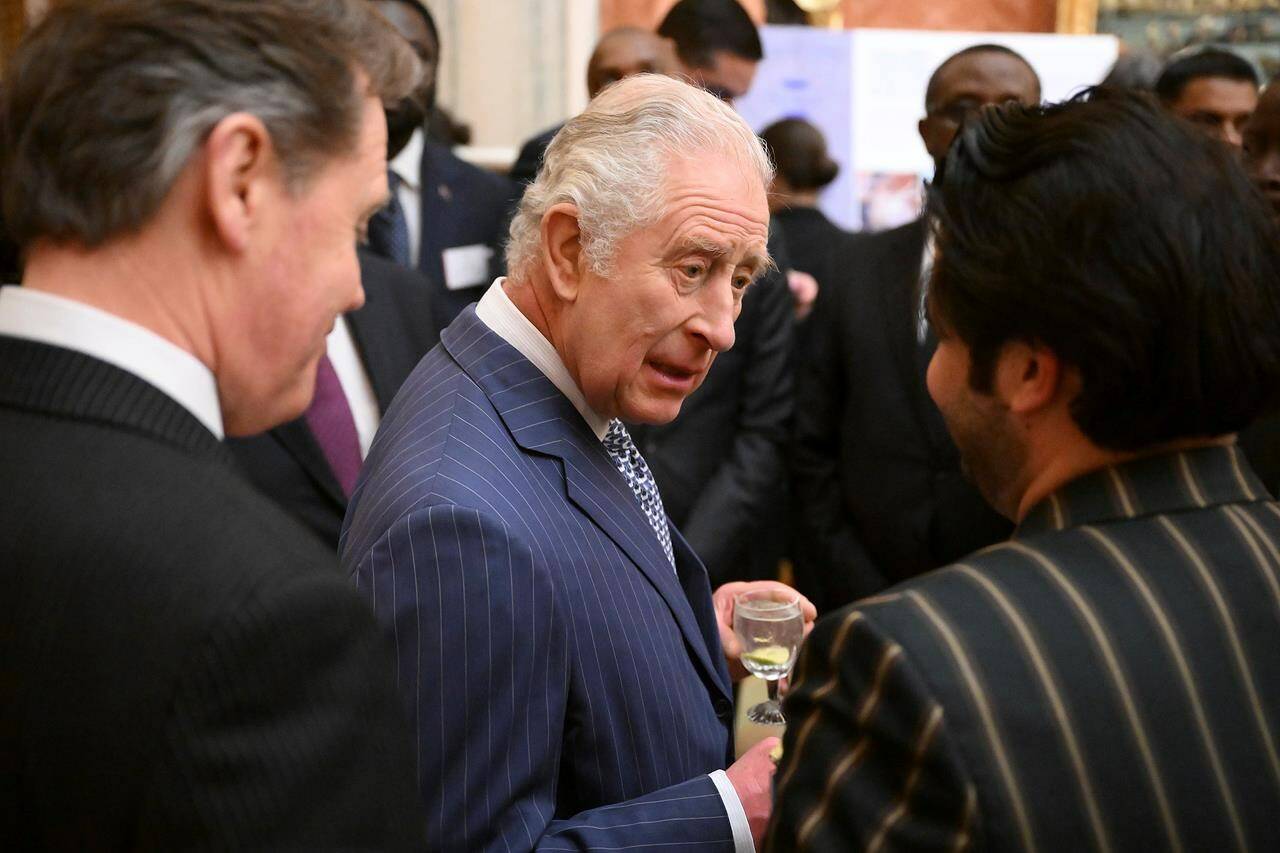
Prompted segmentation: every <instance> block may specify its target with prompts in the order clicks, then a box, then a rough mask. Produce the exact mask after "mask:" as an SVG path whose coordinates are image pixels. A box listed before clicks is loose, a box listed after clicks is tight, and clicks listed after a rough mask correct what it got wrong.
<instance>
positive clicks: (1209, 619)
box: [769, 447, 1280, 853]
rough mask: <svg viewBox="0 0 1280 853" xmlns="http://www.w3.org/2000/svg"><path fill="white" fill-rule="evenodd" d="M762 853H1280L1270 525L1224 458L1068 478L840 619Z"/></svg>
mask: <svg viewBox="0 0 1280 853" xmlns="http://www.w3.org/2000/svg"><path fill="white" fill-rule="evenodd" d="M787 716H788V719H789V723H790V724H789V726H788V728H787V734H786V739H785V744H784V746H785V750H786V752H785V755H784V758H783V761H782V764H781V766H780V767H779V768H778V776H777V786H778V802H777V804H776V806H775V808H774V813H773V825H772V826H771V828H770V836H769V838H770V841H771V843H770V845H769V849H770V850H780V851H791V850H824V851H825V850H832V851H836V850H839V851H845V850H869V851H874V850H960V849H975V850H1000V851H1004V850H1026V851H1036V850H1039V851H1059V850H1061V851H1073V853H1074V851H1085V850H1098V851H1114V852H1115V853H1123V852H1124V851H1131V850H1140V851H1154V850H1171V851H1186V853H1192V851H1210V850H1212V851H1219V850H1223V851H1229V850H1235V851H1248V850H1257V851H1263V850H1267V851H1272V850H1280V754H1278V742H1280V507H1278V506H1277V505H1276V504H1275V503H1274V502H1273V501H1272V500H1271V497H1270V495H1268V494H1267V492H1266V490H1265V489H1264V488H1263V487H1262V485H1261V484H1260V483H1259V482H1258V480H1257V478H1256V477H1255V476H1254V475H1253V473H1252V472H1251V471H1250V470H1249V468H1248V465H1247V464H1246V463H1245V462H1244V461H1243V454H1242V453H1241V452H1240V451H1239V450H1238V449H1237V448H1235V447H1207V448H1201V449H1198V450H1191V451H1186V452H1184V453H1173V454H1166V455H1159V456H1151V457H1147V458H1143V459H1138V460H1136V461H1132V462H1127V463H1125V464H1122V465H1118V466H1116V467H1113V468H1106V469H1103V470H1100V471H1095V472H1093V473H1090V474H1086V475H1085V476H1082V477H1080V478H1078V479H1076V480H1074V481H1072V482H1070V483H1068V484H1067V485H1065V486H1064V487H1062V488H1061V489H1059V490H1058V491H1057V492H1055V493H1054V494H1052V495H1050V496H1049V497H1048V498H1046V499H1045V500H1043V501H1041V502H1040V503H1039V504H1037V505H1036V506H1035V507H1034V508H1033V509H1032V510H1031V512H1030V513H1029V514H1028V515H1027V517H1026V518H1024V519H1023V520H1022V522H1021V524H1020V525H1019V527H1018V529H1017V531H1016V532H1015V534H1014V537H1013V539H1012V540H1010V541H1009V542H1006V543H1002V544H1000V545H995V546H992V547H991V548H988V549H986V550H984V551H980V552H978V553H977V554H974V555H972V556H970V557H968V558H966V559H965V560H964V561H963V562H961V563H958V564H955V565H952V566H949V567H947V568H944V569H939V570H938V571H936V572H933V573H931V574H928V575H925V576H923V577H921V578H919V579H916V580H913V581H910V582H908V583H905V584H902V585H900V586H897V587H894V588H893V589H891V590H890V591H889V592H888V593H886V594H884V595H882V596H879V597H877V598H874V599H867V600H865V601H862V602H859V603H857V604H855V605H853V606H851V607H849V608H847V609H845V610H841V611H837V612H836V613H835V614H832V615H831V616H829V617H828V618H826V619H824V620H823V621H822V623H821V624H819V625H818V627H817V628H816V629H815V630H814V632H813V633H812V634H811V635H810V637H809V640H808V642H807V643H806V645H805V650H804V652H803V653H802V654H801V657H800V661H799V663H798V665H797V677H796V682H795V686H794V688H793V689H792V692H791V693H790V694H789V695H788V697H787Z"/></svg>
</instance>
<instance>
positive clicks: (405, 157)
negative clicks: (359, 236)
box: [388, 128, 425, 269]
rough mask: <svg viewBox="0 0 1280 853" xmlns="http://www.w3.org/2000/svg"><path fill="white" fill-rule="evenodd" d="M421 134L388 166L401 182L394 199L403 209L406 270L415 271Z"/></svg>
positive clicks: (419, 244) (419, 224)
mask: <svg viewBox="0 0 1280 853" xmlns="http://www.w3.org/2000/svg"><path fill="white" fill-rule="evenodd" d="M424 139H425V136H424V131H423V130H422V128H418V129H417V130H415V131H414V132H413V136H411V137H409V142H408V143H407V144H406V145H405V146H404V148H402V149H400V153H399V154H397V155H396V156H395V158H394V159H392V161H391V162H390V163H389V164H388V166H389V168H390V169H391V171H393V172H395V173H396V176H397V177H399V178H400V188H399V189H397V190H396V198H397V199H398V200H399V201H400V207H402V208H403V209H404V221H405V224H406V225H407V226H409V266H411V267H413V268H414V269H417V267H418V256H419V255H420V254H421V252H422V146H423V140H424Z"/></svg>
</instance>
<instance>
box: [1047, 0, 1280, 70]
mask: <svg viewBox="0 0 1280 853" xmlns="http://www.w3.org/2000/svg"><path fill="white" fill-rule="evenodd" d="M1088 5H1092V6H1093V7H1094V8H1093V12H1094V13H1095V18H1096V27H1097V32H1099V33H1112V34H1114V35H1116V36H1118V37H1119V38H1120V40H1121V42H1122V43H1123V44H1124V45H1125V47H1126V49H1128V50H1130V51H1142V52H1147V53H1150V54H1154V55H1156V56H1159V57H1166V56H1169V55H1170V54H1173V53H1176V52H1177V51H1179V50H1184V49H1187V48H1195V47H1198V46H1202V45H1215V46H1219V47H1225V48H1228V49H1230V50H1232V51H1234V52H1235V53H1238V54H1240V55H1241V56H1243V57H1244V58H1246V59H1248V60H1250V61H1252V62H1253V63H1254V64H1255V65H1256V66H1257V67H1258V69H1259V70H1260V71H1261V72H1262V74H1263V76H1264V79H1270V78H1271V77H1274V76H1275V75H1276V74H1277V73H1280V0H1059V23H1062V21H1063V16H1064V15H1065V14H1067V11H1066V8H1071V7H1077V10H1078V12H1079V14H1080V15H1082V16H1084V15H1086V14H1087V13H1088V12H1089V10H1088V9H1085V8H1083V7H1085V6H1088ZM1064 7H1066V8H1064Z"/></svg>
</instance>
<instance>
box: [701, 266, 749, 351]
mask: <svg viewBox="0 0 1280 853" xmlns="http://www.w3.org/2000/svg"><path fill="white" fill-rule="evenodd" d="M704 294H705V295H704V297H703V300H702V312H701V314H700V316H699V324H698V329H697V332H698V334H700V335H701V336H702V337H703V338H704V339H705V340H706V342H707V346H709V347H710V348H711V349H712V350H714V351H716V352H724V351H725V350H727V349H729V348H730V347H732V346H733V342H734V331H733V324H734V321H735V320H737V319H738V309H739V306H740V302H739V301H738V299H737V298H736V297H735V295H734V291H733V279H732V278H731V277H729V276H725V277H724V280H723V281H716V282H714V283H713V284H712V285H711V286H710V287H708V288H707V289H706V290H705V291H704Z"/></svg>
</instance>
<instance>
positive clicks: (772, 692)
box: [765, 678, 780, 705]
mask: <svg viewBox="0 0 1280 853" xmlns="http://www.w3.org/2000/svg"><path fill="white" fill-rule="evenodd" d="M779 681H780V679H777V678H770V679H769V680H768V681H766V682H765V686H766V688H767V689H768V691H769V701H770V702H772V703H773V704H775V705H776V704H778V682H779Z"/></svg>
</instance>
